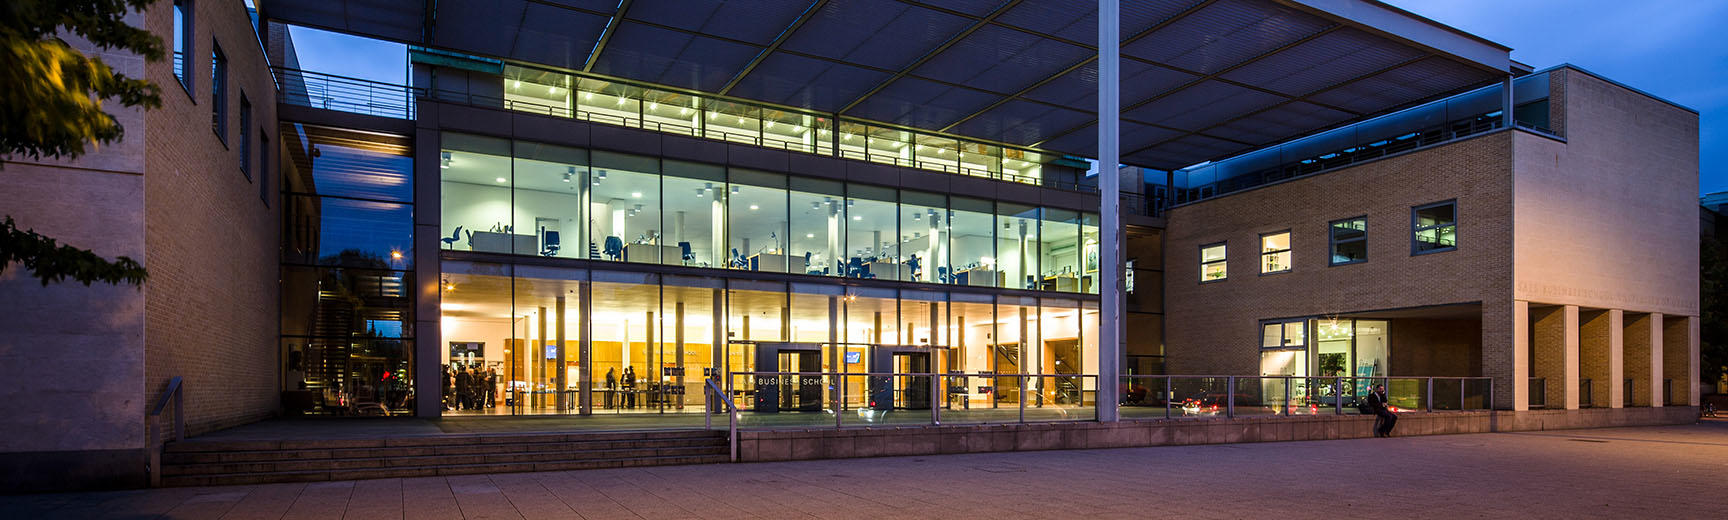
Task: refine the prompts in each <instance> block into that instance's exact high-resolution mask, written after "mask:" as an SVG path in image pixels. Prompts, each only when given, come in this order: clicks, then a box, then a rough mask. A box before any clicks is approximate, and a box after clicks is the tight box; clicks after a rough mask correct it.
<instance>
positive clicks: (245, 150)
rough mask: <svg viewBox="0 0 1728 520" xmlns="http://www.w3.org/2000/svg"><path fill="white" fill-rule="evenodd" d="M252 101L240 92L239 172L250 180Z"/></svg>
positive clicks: (243, 92)
mask: <svg viewBox="0 0 1728 520" xmlns="http://www.w3.org/2000/svg"><path fill="white" fill-rule="evenodd" d="M251 129H252V102H251V101H250V100H247V99H246V92H245V91H241V92H240V173H241V174H242V175H245V176H246V180H252V135H251V134H250V132H251Z"/></svg>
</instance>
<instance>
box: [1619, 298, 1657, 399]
mask: <svg viewBox="0 0 1728 520" xmlns="http://www.w3.org/2000/svg"><path fill="white" fill-rule="evenodd" d="M1622 324H1623V325H1624V326H1625V335H1624V337H1625V343H1624V353H1625V355H1626V377H1627V378H1630V379H1632V397H1631V398H1630V399H1627V400H1626V406H1650V405H1651V400H1650V397H1651V395H1650V360H1651V359H1650V315H1649V314H1644V313H1631V312H1628V313H1626V318H1625V319H1624V320H1623V323H1622ZM1661 402H1662V401H1661V400H1660V399H1658V400H1656V401H1655V403H1656V404H1661Z"/></svg>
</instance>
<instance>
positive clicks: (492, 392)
mask: <svg viewBox="0 0 1728 520" xmlns="http://www.w3.org/2000/svg"><path fill="white" fill-rule="evenodd" d="M497 403H498V369H496V368H491V369H487V370H486V399H485V402H483V403H480V407H481V408H492V407H493V406H496V405H497Z"/></svg>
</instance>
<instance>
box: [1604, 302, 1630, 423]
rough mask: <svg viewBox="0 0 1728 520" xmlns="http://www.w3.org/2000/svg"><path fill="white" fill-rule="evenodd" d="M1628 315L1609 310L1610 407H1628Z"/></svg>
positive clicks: (1619, 311)
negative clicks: (1626, 351)
mask: <svg viewBox="0 0 1728 520" xmlns="http://www.w3.org/2000/svg"><path fill="white" fill-rule="evenodd" d="M1625 323H1626V316H1625V312H1624V311H1621V310H1620V309H1614V310H1610V311H1608V386H1607V390H1608V407H1609V408H1625V407H1626V354H1625V350H1626V325H1625Z"/></svg>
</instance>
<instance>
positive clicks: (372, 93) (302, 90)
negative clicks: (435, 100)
mask: <svg viewBox="0 0 1728 520" xmlns="http://www.w3.org/2000/svg"><path fill="white" fill-rule="evenodd" d="M270 71H271V72H272V73H273V74H275V76H276V85H277V89H276V92H277V94H276V99H277V101H279V102H281V103H283V104H288V105H297V106H304V107H312V108H322V109H325V110H335V111H339V112H352V113H356V114H366V115H371V116H380V117H389V118H395V119H413V118H414V116H415V114H414V98H415V93H416V89H415V88H414V87H410V86H407V85H398V84H393V83H384V82H381V81H372V80H368V79H360V78H351V77H347V76H338V75H335V74H325V73H321V72H311V71H305V70H300V69H290V68H286V67H271V68H270Z"/></svg>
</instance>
